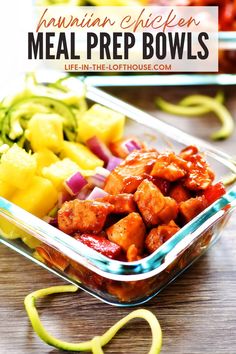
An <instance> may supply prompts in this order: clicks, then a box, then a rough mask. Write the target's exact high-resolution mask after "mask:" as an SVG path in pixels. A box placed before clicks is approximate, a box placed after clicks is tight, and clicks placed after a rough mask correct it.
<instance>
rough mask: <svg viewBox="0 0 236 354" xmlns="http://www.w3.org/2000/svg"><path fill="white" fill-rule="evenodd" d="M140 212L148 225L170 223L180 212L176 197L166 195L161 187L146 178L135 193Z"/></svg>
mask: <svg viewBox="0 0 236 354" xmlns="http://www.w3.org/2000/svg"><path fill="white" fill-rule="evenodd" d="M134 200H135V201H136V203H137V205H138V208H139V210H140V213H141V214H142V217H143V219H144V221H145V223H146V224H147V226H156V225H158V224H159V223H161V222H164V223H168V222H169V221H170V220H172V219H175V218H176V216H177V214H178V205H177V203H176V201H175V200H174V199H171V198H169V197H164V195H163V194H162V193H161V191H160V189H159V188H158V187H156V186H155V185H154V184H153V183H152V182H151V181H149V180H147V179H145V180H144V181H143V182H142V183H141V184H140V185H139V187H138V189H137V191H136V192H135V194H134Z"/></svg>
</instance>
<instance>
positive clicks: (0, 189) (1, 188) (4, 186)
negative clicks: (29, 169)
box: [0, 179, 16, 199]
mask: <svg viewBox="0 0 236 354" xmlns="http://www.w3.org/2000/svg"><path fill="white" fill-rule="evenodd" d="M15 190H16V188H14V187H13V186H12V184H10V183H8V182H5V181H2V180H1V179H0V196H1V197H3V198H6V199H10V197H11V196H12V195H13V194H14V192H15Z"/></svg>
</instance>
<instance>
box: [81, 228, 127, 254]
mask: <svg viewBox="0 0 236 354" xmlns="http://www.w3.org/2000/svg"><path fill="white" fill-rule="evenodd" d="M74 237H75V239H76V240H78V241H80V242H82V243H83V244H85V245H87V246H88V247H91V248H92V249H94V250H95V251H97V252H100V253H101V254H103V255H104V256H106V257H108V258H111V259H118V258H119V256H120V255H121V253H122V248H121V247H120V246H118V245H117V244H116V243H114V242H111V241H109V240H108V239H107V238H106V237H104V236H102V235H92V234H82V235H75V236H74Z"/></svg>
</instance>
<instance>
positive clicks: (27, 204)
mask: <svg viewBox="0 0 236 354" xmlns="http://www.w3.org/2000/svg"><path fill="white" fill-rule="evenodd" d="M57 195H58V194H57V190H56V189H55V187H54V186H53V184H52V183H51V182H50V181H49V180H48V179H46V178H43V177H40V176H34V177H33V178H32V180H31V181H30V184H29V185H28V187H27V189H19V190H17V191H16V192H15V193H14V195H13V196H12V198H11V201H12V202H13V203H15V204H16V205H18V206H20V207H21V208H23V209H25V210H27V211H28V212H30V213H32V214H34V215H36V216H38V217H39V218H42V217H43V216H45V215H47V213H48V212H49V211H50V210H51V209H52V208H53V207H54V206H55V204H56V203H57Z"/></svg>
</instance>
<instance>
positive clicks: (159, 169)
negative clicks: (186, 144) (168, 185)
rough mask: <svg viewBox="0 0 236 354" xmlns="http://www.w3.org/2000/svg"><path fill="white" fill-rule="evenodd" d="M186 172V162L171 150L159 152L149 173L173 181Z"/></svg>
mask: <svg viewBox="0 0 236 354" xmlns="http://www.w3.org/2000/svg"><path fill="white" fill-rule="evenodd" d="M186 174H187V162H186V161H185V160H184V159H182V158H181V157H179V156H177V155H176V154H175V153H173V152H169V153H166V154H161V155H159V156H158V158H157V161H156V163H155V165H154V167H153V169H152V172H151V175H152V176H155V177H160V178H163V179H166V180H167V181H170V182H174V181H177V180H178V179H180V178H183V177H184V176H185V175H186Z"/></svg>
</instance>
